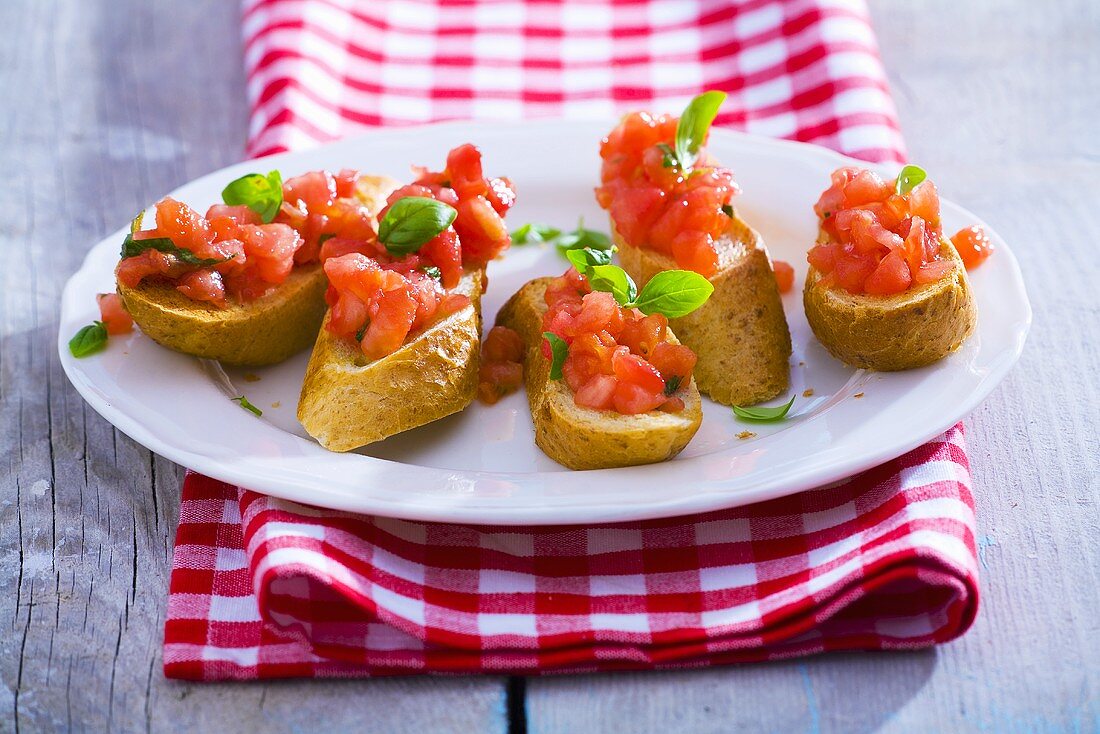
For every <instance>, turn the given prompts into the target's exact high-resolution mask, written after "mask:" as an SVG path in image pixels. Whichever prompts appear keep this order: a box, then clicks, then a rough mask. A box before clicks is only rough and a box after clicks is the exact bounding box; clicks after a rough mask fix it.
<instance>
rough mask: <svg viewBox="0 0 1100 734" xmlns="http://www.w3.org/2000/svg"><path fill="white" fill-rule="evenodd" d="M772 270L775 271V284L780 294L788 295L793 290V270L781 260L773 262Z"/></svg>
mask: <svg viewBox="0 0 1100 734" xmlns="http://www.w3.org/2000/svg"><path fill="white" fill-rule="evenodd" d="M772 270H774V271H775V284H776V285H777V286H779V292H780V293H790V292H791V289H792V288H794V268H792V267H791V264H790V263H788V262H785V261H783V260H773V261H772Z"/></svg>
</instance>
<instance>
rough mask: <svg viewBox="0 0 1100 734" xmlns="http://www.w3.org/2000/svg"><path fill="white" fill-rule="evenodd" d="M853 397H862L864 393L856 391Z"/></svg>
mask: <svg viewBox="0 0 1100 734" xmlns="http://www.w3.org/2000/svg"><path fill="white" fill-rule="evenodd" d="M852 397H853V398H856V399H859V398H862V397H863V393H861V392H857V393H856V394H855V395H853V396H852Z"/></svg>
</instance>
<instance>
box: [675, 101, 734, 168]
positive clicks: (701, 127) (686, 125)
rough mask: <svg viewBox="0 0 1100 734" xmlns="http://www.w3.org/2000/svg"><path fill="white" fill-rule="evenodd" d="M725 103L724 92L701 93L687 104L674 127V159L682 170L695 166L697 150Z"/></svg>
mask: <svg viewBox="0 0 1100 734" xmlns="http://www.w3.org/2000/svg"><path fill="white" fill-rule="evenodd" d="M725 101H726V93H725V92H715V91H710V92H703V93H702V94H700V95H699V96H698V97H696V98H695V99H693V100H691V102H689V103H688V106H687V108H686V109H685V110H684V113H683V114H682V115H680V122H679V123H677V125H676V159H677V160H678V161H679V163H680V167H681V168H682V169H684V170H686V169H688V168H691V167H692V166H694V165H695V159H696V158H697V157H698V156H699V148H701V147H702V145H703V141H704V140H706V139H707V133H708V132H709V131H710V125H711V123H712V122H714V118H715V117H717V116H718V108H719V107H721V106H722V103H723V102H725Z"/></svg>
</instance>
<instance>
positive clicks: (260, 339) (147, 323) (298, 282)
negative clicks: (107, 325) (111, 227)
mask: <svg viewBox="0 0 1100 734" xmlns="http://www.w3.org/2000/svg"><path fill="white" fill-rule="evenodd" d="M327 287H328V280H326V279H325V273H324V271H323V270H322V269H321V266H320V265H316V264H314V265H307V266H305V267H298V268H295V269H294V270H292V271H291V273H290V275H289V276H288V277H287V279H286V280H285V281H284V282H283V283H281V284H280V285H279V287H278V288H276V289H275V290H274V291H272V292H271V293H269V294H267V295H266V296H263V297H262V298H257V299H256V300H255V301H250V302H248V303H244V304H240V303H233V302H230V303H229V305H227V306H226V307H225V308H218V307H217V306H213V305H210V304H208V303H202V302H199V301H195V300H192V299H190V298H188V297H187V296H185V295H183V294H182V293H180V292H179V291H177V290H176V287H175V285H174V284H173V283H170V282H167V281H164V280H156V279H147V280H143V281H142V282H141V283H140V284H138V285H137V286H136V287H134V288H128V287H126V286H124V285H123V284H122V283H118V284H117V288H118V294H119V296H121V297H122V302H123V303H124V304H125V306H126V310H127V311H129V312H130V315H131V316H133V318H134V323H136V324H137V325H138V326H140V327H141V330H142V332H144V333H145V335H146V336H148V337H149V338H150V339H152V340H153V341H155V342H157V343H158V344H161V345H163V346H165V347H168V348H169V349H174V350H176V351H177V352H183V353H184V354H191V355H194V356H196V357H204V358H206V359H217V360H219V361H221V362H225V363H226V364H232V365H240V366H242V367H262V366H263V365H269V364H275V363H276V362H282V361H283V360H284V359H286V358H287V357H290V356H291V355H293V354H296V353H298V352H300V351H302V350H303V349H306V348H307V347H309V345H310V344H312V343H313V340H314V338H315V337H316V336H317V329H318V328H319V327H320V325H321V319H322V318H324V316H325V289H326V288H327Z"/></svg>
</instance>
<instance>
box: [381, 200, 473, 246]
mask: <svg viewBox="0 0 1100 734" xmlns="http://www.w3.org/2000/svg"><path fill="white" fill-rule="evenodd" d="M456 216H458V212H456V211H455V209H454V207H452V206H450V205H448V204H444V203H443V202H442V201H437V200H435V199H431V198H428V197H426V196H406V197H403V198H401V199H398V200H397V201H395V202H393V204H391V205H390V208H389V209H387V210H386V216H384V217H382V221H381V222H379V223H378V241H379V242H381V243H382V244H383V245H385V246H386V250H388V251H389V252H390V253H391V254H393V255H409V254H411V253H414V252H416V251H417V250H419V249H420V248H421V246H423V245H424V244H425V243H427V242H429V241H430V240H432V239H434V238H435V237H436V236H437V235H438V234H439V233H440V232H442V231H443V230H445V229H447V227H450V226H451V224H452V223H453V222H454V220H455V217H456Z"/></svg>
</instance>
